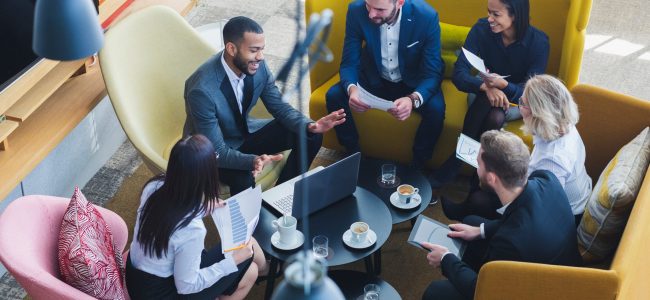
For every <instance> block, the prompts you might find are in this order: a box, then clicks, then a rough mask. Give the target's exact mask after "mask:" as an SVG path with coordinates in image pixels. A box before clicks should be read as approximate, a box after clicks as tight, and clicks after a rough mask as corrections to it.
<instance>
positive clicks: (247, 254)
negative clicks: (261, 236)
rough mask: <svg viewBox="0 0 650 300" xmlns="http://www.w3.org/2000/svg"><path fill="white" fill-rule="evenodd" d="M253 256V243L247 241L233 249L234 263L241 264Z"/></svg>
mask: <svg viewBox="0 0 650 300" xmlns="http://www.w3.org/2000/svg"><path fill="white" fill-rule="evenodd" d="M251 257H253V244H252V243H248V244H246V246H245V247H244V248H241V249H237V250H233V251H232V259H233V260H234V261H235V264H241V263H242V262H244V261H245V260H247V259H249V258H251Z"/></svg>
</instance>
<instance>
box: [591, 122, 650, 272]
mask: <svg viewBox="0 0 650 300" xmlns="http://www.w3.org/2000/svg"><path fill="white" fill-rule="evenodd" d="M649 131H650V130H649V128H648V127H646V128H645V129H644V130H643V131H642V132H641V134H639V135H638V136H637V137H635V138H634V139H633V140H632V141H631V142H629V143H628V144H627V145H625V146H623V148H621V150H619V151H618V153H616V156H614V158H613V159H612V160H611V161H610V162H609V164H607V167H606V168H605V170H604V171H603V173H602V174H601V175H600V178H599V179H598V183H597V184H596V186H595V187H594V190H593V192H592V194H591V197H590V198H589V200H588V202H587V206H586V207H585V213H584V216H583V217H582V221H581V222H580V226H579V227H578V246H579V248H580V253H581V254H582V258H583V260H584V261H585V262H586V263H595V262H598V261H599V260H603V259H605V258H607V257H609V256H610V255H611V254H613V253H614V251H615V250H616V247H617V246H618V242H619V240H620V239H621V236H622V235H623V230H624V229H625V225H626V224H627V219H628V217H629V215H630V212H631V211H632V207H633V206H634V200H635V199H636V197H637V195H638V193H639V188H640V187H641V183H642V182H643V178H644V176H645V173H646V170H647V168H648V163H649V161H650V132H649Z"/></svg>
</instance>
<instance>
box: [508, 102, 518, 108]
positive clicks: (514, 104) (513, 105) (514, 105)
mask: <svg viewBox="0 0 650 300" xmlns="http://www.w3.org/2000/svg"><path fill="white" fill-rule="evenodd" d="M509 104H510V106H512V107H518V106H519V105H517V103H512V102H509Z"/></svg>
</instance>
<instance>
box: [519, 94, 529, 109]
mask: <svg viewBox="0 0 650 300" xmlns="http://www.w3.org/2000/svg"><path fill="white" fill-rule="evenodd" d="M524 101H526V102H525V103H524ZM522 107H524V108H530V105H528V100H526V98H524V97H523V96H521V97H519V108H522Z"/></svg>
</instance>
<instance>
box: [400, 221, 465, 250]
mask: <svg viewBox="0 0 650 300" xmlns="http://www.w3.org/2000/svg"><path fill="white" fill-rule="evenodd" d="M449 231H451V229H449V226H447V225H445V224H443V223H440V222H438V221H436V220H434V219H431V218H427V217H425V216H423V215H420V216H418V219H417V221H415V225H413V230H411V234H410V235H409V238H408V242H409V243H410V244H412V245H414V246H416V247H418V248H421V249H423V250H426V251H429V250H428V249H425V248H424V247H422V245H421V244H422V242H427V243H430V244H436V245H440V246H443V247H445V248H447V249H448V250H449V252H451V253H453V254H455V255H456V256H458V258H462V257H463V254H464V253H465V247H466V246H467V243H466V242H465V241H463V240H461V239H457V238H450V237H448V236H447V234H448V233H449Z"/></svg>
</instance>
